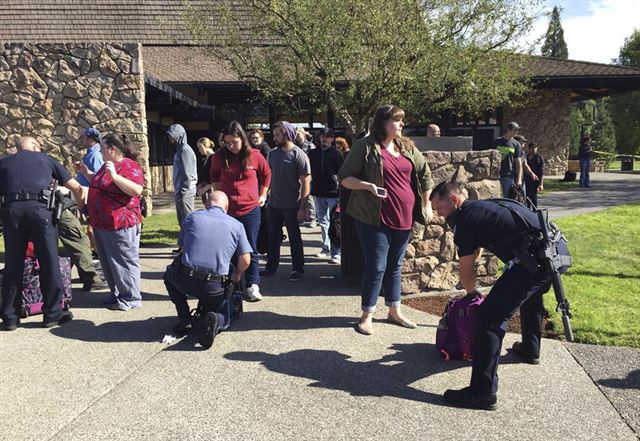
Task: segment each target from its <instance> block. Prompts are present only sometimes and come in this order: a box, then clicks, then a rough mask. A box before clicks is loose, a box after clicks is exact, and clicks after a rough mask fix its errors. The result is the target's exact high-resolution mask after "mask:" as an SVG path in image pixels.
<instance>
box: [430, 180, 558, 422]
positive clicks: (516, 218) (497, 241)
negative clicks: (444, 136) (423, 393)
mask: <svg viewBox="0 0 640 441" xmlns="http://www.w3.org/2000/svg"><path fill="white" fill-rule="evenodd" d="M430 199H431V203H432V207H433V209H434V210H435V211H437V212H438V214H439V215H440V216H443V217H445V218H446V221H447V223H448V224H449V226H450V227H451V228H453V231H454V243H455V244H456V246H457V247H458V255H459V257H460V267H459V271H460V281H461V282H462V284H463V286H464V288H465V290H466V291H467V293H468V294H475V293H477V289H476V274H475V260H476V259H477V257H478V256H479V255H480V253H481V252H482V248H486V249H488V250H489V251H491V252H492V253H494V254H495V255H496V256H497V257H498V258H499V259H500V260H502V261H503V262H511V264H512V265H511V266H510V267H509V269H507V270H506V271H505V272H504V273H503V274H502V276H500V278H499V279H498V280H497V282H496V283H495V285H494V286H493V288H492V289H491V291H490V292H489V294H488V296H487V297H486V299H485V300H484V302H483V303H482V304H481V305H480V308H479V310H478V322H477V326H478V327H477V332H476V340H475V349H474V357H473V370H472V374H471V385H470V386H469V387H466V388H464V389H460V390H451V389H450V390H447V391H446V392H445V394H444V398H445V400H446V401H448V402H449V403H450V404H452V405H454V406H458V407H467V408H477V409H486V410H494V409H495V408H496V402H497V397H496V392H497V390H498V373H497V371H498V360H499V357H500V349H501V347H502V340H503V338H504V335H505V332H506V328H507V323H508V321H509V319H510V318H511V317H512V316H513V314H514V312H515V311H516V309H517V308H518V307H520V320H521V324H522V342H517V343H515V344H514V346H513V352H514V353H515V354H516V355H518V356H519V357H521V358H522V359H523V361H525V362H527V363H531V364H537V363H538V362H539V354H540V339H541V335H542V318H543V314H544V307H543V303H542V295H543V294H544V293H545V292H547V291H548V290H549V288H550V287H551V273H550V272H549V271H547V270H545V269H544V265H539V264H538V262H537V261H536V259H538V257H536V256H539V252H538V251H539V250H536V249H535V247H536V244H535V243H534V242H535V241H531V240H530V239H529V238H530V237H531V235H532V234H534V235H535V234H536V231H541V230H540V221H539V220H538V216H537V215H536V213H534V212H532V211H531V210H529V209H528V208H526V207H524V206H523V205H521V204H519V203H517V202H515V201H511V200H506V199H496V200H491V199H490V200H480V201H469V200H466V198H465V197H464V196H463V195H462V193H461V191H460V188H459V187H458V186H457V185H456V184H455V183H452V182H443V183H440V184H438V185H437V186H436V187H435V188H434V189H433V191H432V192H431V196H430ZM527 224H528V225H527Z"/></svg>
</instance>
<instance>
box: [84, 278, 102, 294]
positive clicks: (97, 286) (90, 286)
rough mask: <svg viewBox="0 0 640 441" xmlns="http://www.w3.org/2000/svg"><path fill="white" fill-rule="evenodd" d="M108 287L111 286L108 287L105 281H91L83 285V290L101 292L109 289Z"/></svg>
mask: <svg viewBox="0 0 640 441" xmlns="http://www.w3.org/2000/svg"><path fill="white" fill-rule="evenodd" d="M108 287H109V285H107V282H105V281H104V280H100V281H98V282H94V281H93V280H90V281H88V282H84V283H83V284H82V290H83V291H85V292H91V291H100V290H103V289H107V288H108Z"/></svg>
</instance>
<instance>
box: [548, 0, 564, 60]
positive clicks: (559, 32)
mask: <svg viewBox="0 0 640 441" xmlns="http://www.w3.org/2000/svg"><path fill="white" fill-rule="evenodd" d="M542 55H543V56H545V57H551V58H559V59H561V60H566V59H567V58H569V50H568V49H567V43H566V42H565V41H564V30H563V29H562V23H560V9H558V7H557V6H554V7H553V11H552V12H551V20H549V28H548V29H547V33H546V35H545V37H544V44H543V45H542Z"/></svg>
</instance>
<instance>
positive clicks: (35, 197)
mask: <svg viewBox="0 0 640 441" xmlns="http://www.w3.org/2000/svg"><path fill="white" fill-rule="evenodd" d="M49 191H50V190H41V191H39V192H38V193H32V192H20V193H9V194H8V195H6V196H4V198H3V203H4V204H10V203H11V202H18V201H38V202H44V203H46V202H47V201H48V199H49V196H48V195H47V194H46V193H47V192H49Z"/></svg>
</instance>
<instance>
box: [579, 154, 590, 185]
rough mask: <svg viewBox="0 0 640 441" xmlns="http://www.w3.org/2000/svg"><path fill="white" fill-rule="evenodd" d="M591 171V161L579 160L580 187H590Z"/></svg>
mask: <svg viewBox="0 0 640 441" xmlns="http://www.w3.org/2000/svg"><path fill="white" fill-rule="evenodd" d="M590 169H591V159H581V160H580V187H590V185H589V170H590Z"/></svg>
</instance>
